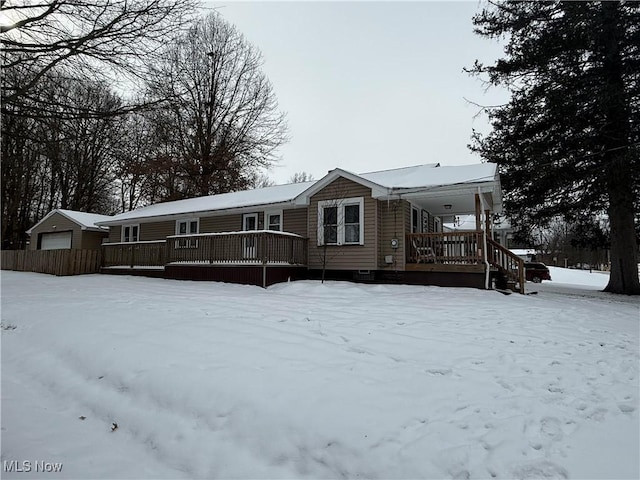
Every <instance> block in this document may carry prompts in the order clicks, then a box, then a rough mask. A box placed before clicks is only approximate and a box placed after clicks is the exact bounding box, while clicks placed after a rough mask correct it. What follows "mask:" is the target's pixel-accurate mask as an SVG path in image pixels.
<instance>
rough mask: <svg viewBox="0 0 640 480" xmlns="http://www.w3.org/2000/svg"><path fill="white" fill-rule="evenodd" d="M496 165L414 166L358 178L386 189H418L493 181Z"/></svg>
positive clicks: (365, 174) (371, 173)
mask: <svg viewBox="0 0 640 480" xmlns="http://www.w3.org/2000/svg"><path fill="white" fill-rule="evenodd" d="M496 168H497V166H496V164H494V163H479V164H474V165H455V166H446V167H443V166H440V164H437V163H436V164H428V165H416V166H414V167H405V168H395V169H393V170H382V171H379V172H370V173H362V174H360V177H362V178H364V179H366V180H369V181H371V182H375V183H377V184H379V185H382V186H384V187H387V188H419V187H435V186H444V185H459V184H464V183H479V182H490V181H493V179H494V178H495V175H496Z"/></svg>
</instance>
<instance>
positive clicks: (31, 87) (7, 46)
mask: <svg viewBox="0 0 640 480" xmlns="http://www.w3.org/2000/svg"><path fill="white" fill-rule="evenodd" d="M0 7H2V10H3V14H4V16H5V17H6V18H7V19H9V20H10V21H11V22H12V23H10V24H5V25H2V26H1V27H0V34H1V41H2V64H3V70H4V73H5V75H3V85H2V87H3V88H2V111H3V113H4V112H5V111H8V107H9V106H10V105H12V104H14V103H16V102H24V100H25V99H27V98H28V99H29V100H30V103H31V104H32V105H33V107H34V108H33V110H32V112H31V113H32V114H34V112H35V114H37V115H39V116H42V115H44V114H46V113H47V112H48V110H49V107H50V106H51V103H50V102H49V101H48V100H47V99H46V98H43V97H42V96H41V95H39V94H38V91H39V89H41V88H42V85H43V82H45V81H46V78H47V76H48V75H49V74H50V73H53V72H54V71H55V72H57V73H58V74H60V75H62V76H65V77H70V78H75V79H81V78H89V79H96V78H104V77H109V78H111V80H112V81H115V80H116V79H118V80H120V79H121V78H122V76H123V75H128V76H129V77H130V78H131V77H140V76H141V75H142V72H144V71H145V70H146V64H147V62H148V61H149V60H150V58H152V56H153V55H154V54H155V52H156V50H157V49H158V47H159V46H160V45H162V44H163V43H165V42H166V41H167V39H169V38H171V36H172V35H173V34H174V33H175V32H176V31H178V30H179V29H181V28H182V27H183V26H184V25H186V23H187V22H188V21H189V20H190V19H191V18H192V14H193V13H194V12H195V7H196V2H195V0H136V1H129V0H108V1H99V2H94V1H92V0H22V1H16V0H0ZM64 106H65V113H66V114H67V115H71V114H73V113H74V112H75V113H76V114H85V115H86V114H87V113H90V112H93V111H94V109H93V108H92V107H93V106H92V105H90V104H89V105H82V104H80V105H78V104H73V103H70V102H66V103H65V104H64ZM103 113H104V112H103Z"/></svg>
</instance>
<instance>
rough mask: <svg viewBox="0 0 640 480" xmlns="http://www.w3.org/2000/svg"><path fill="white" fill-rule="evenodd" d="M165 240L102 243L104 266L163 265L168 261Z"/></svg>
mask: <svg viewBox="0 0 640 480" xmlns="http://www.w3.org/2000/svg"><path fill="white" fill-rule="evenodd" d="M166 243H167V242H166V241H165V240H157V241H152V242H123V243H103V244H102V266H103V267H130V268H133V267H162V266H164V264H165V263H167V260H166V259H167V247H166Z"/></svg>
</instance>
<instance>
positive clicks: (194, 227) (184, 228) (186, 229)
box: [176, 218, 200, 248]
mask: <svg viewBox="0 0 640 480" xmlns="http://www.w3.org/2000/svg"><path fill="white" fill-rule="evenodd" d="M198 233H200V219H198V218H188V219H185V220H176V235H196V234H198ZM197 246H198V240H197V239H195V238H185V239H179V240H176V248H196V247H197Z"/></svg>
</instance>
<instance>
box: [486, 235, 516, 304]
mask: <svg viewBox="0 0 640 480" xmlns="http://www.w3.org/2000/svg"><path fill="white" fill-rule="evenodd" d="M487 260H488V262H489V263H490V264H491V265H493V266H494V267H497V268H498V269H499V270H500V271H501V272H502V273H503V274H504V275H506V277H507V282H512V283H513V284H514V285H517V287H518V290H519V291H520V293H524V282H525V272H524V260H523V259H522V258H520V257H519V256H517V255H516V254H515V253H513V252H512V251H511V250H509V249H507V248H505V247H504V246H502V245H500V244H499V243H498V242H495V241H493V240H491V239H490V238H487Z"/></svg>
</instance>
